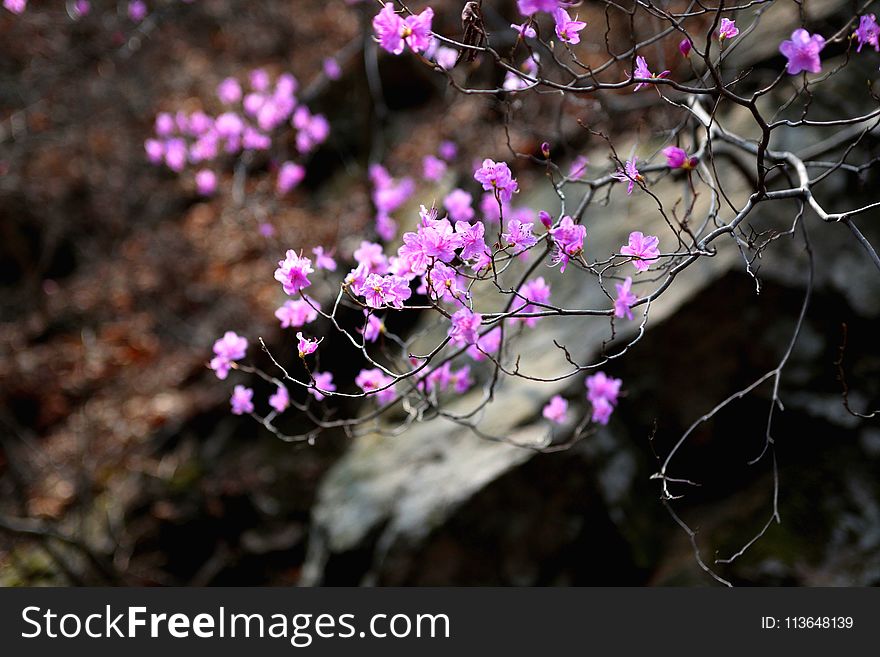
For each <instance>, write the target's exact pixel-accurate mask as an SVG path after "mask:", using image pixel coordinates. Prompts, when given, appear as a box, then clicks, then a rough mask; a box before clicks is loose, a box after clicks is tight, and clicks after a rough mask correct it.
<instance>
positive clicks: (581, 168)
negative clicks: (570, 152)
mask: <svg viewBox="0 0 880 657" xmlns="http://www.w3.org/2000/svg"><path fill="white" fill-rule="evenodd" d="M589 163H590V160H589V158H587V157H586V156H585V155H578V156H577V157H576V158H574V159H573V160H572V161H571V166H569V168H568V177H569V178H572V179H574V180H577V179H578V178H580V177H581V176H583V175H584V172H586V170H587V165H588V164H589Z"/></svg>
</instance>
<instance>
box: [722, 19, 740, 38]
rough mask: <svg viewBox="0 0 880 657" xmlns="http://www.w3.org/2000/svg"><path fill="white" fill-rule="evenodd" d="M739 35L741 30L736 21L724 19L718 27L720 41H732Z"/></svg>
mask: <svg viewBox="0 0 880 657" xmlns="http://www.w3.org/2000/svg"><path fill="white" fill-rule="evenodd" d="M737 34H739V28H738V27H737V26H736V21H732V20H730V19H729V18H722V19H721V25H719V26H718V40H719V41H724V40H725V39H732V38H733V37H735V36H736V35H737Z"/></svg>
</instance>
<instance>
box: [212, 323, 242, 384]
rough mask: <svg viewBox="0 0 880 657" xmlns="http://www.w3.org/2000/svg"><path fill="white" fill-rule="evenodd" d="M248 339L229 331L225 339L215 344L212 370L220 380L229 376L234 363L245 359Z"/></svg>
mask: <svg viewBox="0 0 880 657" xmlns="http://www.w3.org/2000/svg"><path fill="white" fill-rule="evenodd" d="M247 347H248V341H247V338H244V337H241V336H240V335H238V334H237V333H235V332H234V331H227V332H226V333H224V334H223V337H222V338H220V339H218V340H217V341H216V342H214V358H212V359H211V369H212V370H214V373H215V374H216V375H217V378H218V379H220V380H223V379H225V378H226V377H227V376H228V375H229V370H230V368H231V367H232V363H234V362H235V361H237V360H241V359H242V358H244V356H245V353H247Z"/></svg>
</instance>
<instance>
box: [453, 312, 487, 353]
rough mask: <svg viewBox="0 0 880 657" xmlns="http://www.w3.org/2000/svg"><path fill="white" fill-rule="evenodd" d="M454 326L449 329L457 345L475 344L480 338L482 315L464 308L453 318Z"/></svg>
mask: <svg viewBox="0 0 880 657" xmlns="http://www.w3.org/2000/svg"><path fill="white" fill-rule="evenodd" d="M451 321H452V326H450V328H449V337H450V338H452V342H453V343H455V344H457V345H465V344H474V343H476V341H477V338H478V337H479V330H480V323H481V322H482V321H483V317H482V315H480V314H479V313H475V312H473V311H472V310H471V309H470V308H462V309H461V310H458V311H457V312H456V313H455V314H454V315H453V316H452V320H451Z"/></svg>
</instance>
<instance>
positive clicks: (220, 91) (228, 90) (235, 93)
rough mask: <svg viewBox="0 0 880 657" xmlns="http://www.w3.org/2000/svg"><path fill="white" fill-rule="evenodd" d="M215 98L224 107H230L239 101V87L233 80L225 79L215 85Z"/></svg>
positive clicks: (236, 81)
mask: <svg viewBox="0 0 880 657" xmlns="http://www.w3.org/2000/svg"><path fill="white" fill-rule="evenodd" d="M217 98H218V99H220V102H221V103H223V104H224V105H232V104H233V103H237V102H238V101H240V100H241V85H240V84H239V83H238V80H236V79H235V78H226V79H225V80H223V81H222V82H221V83H220V84H219V85H217Z"/></svg>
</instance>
